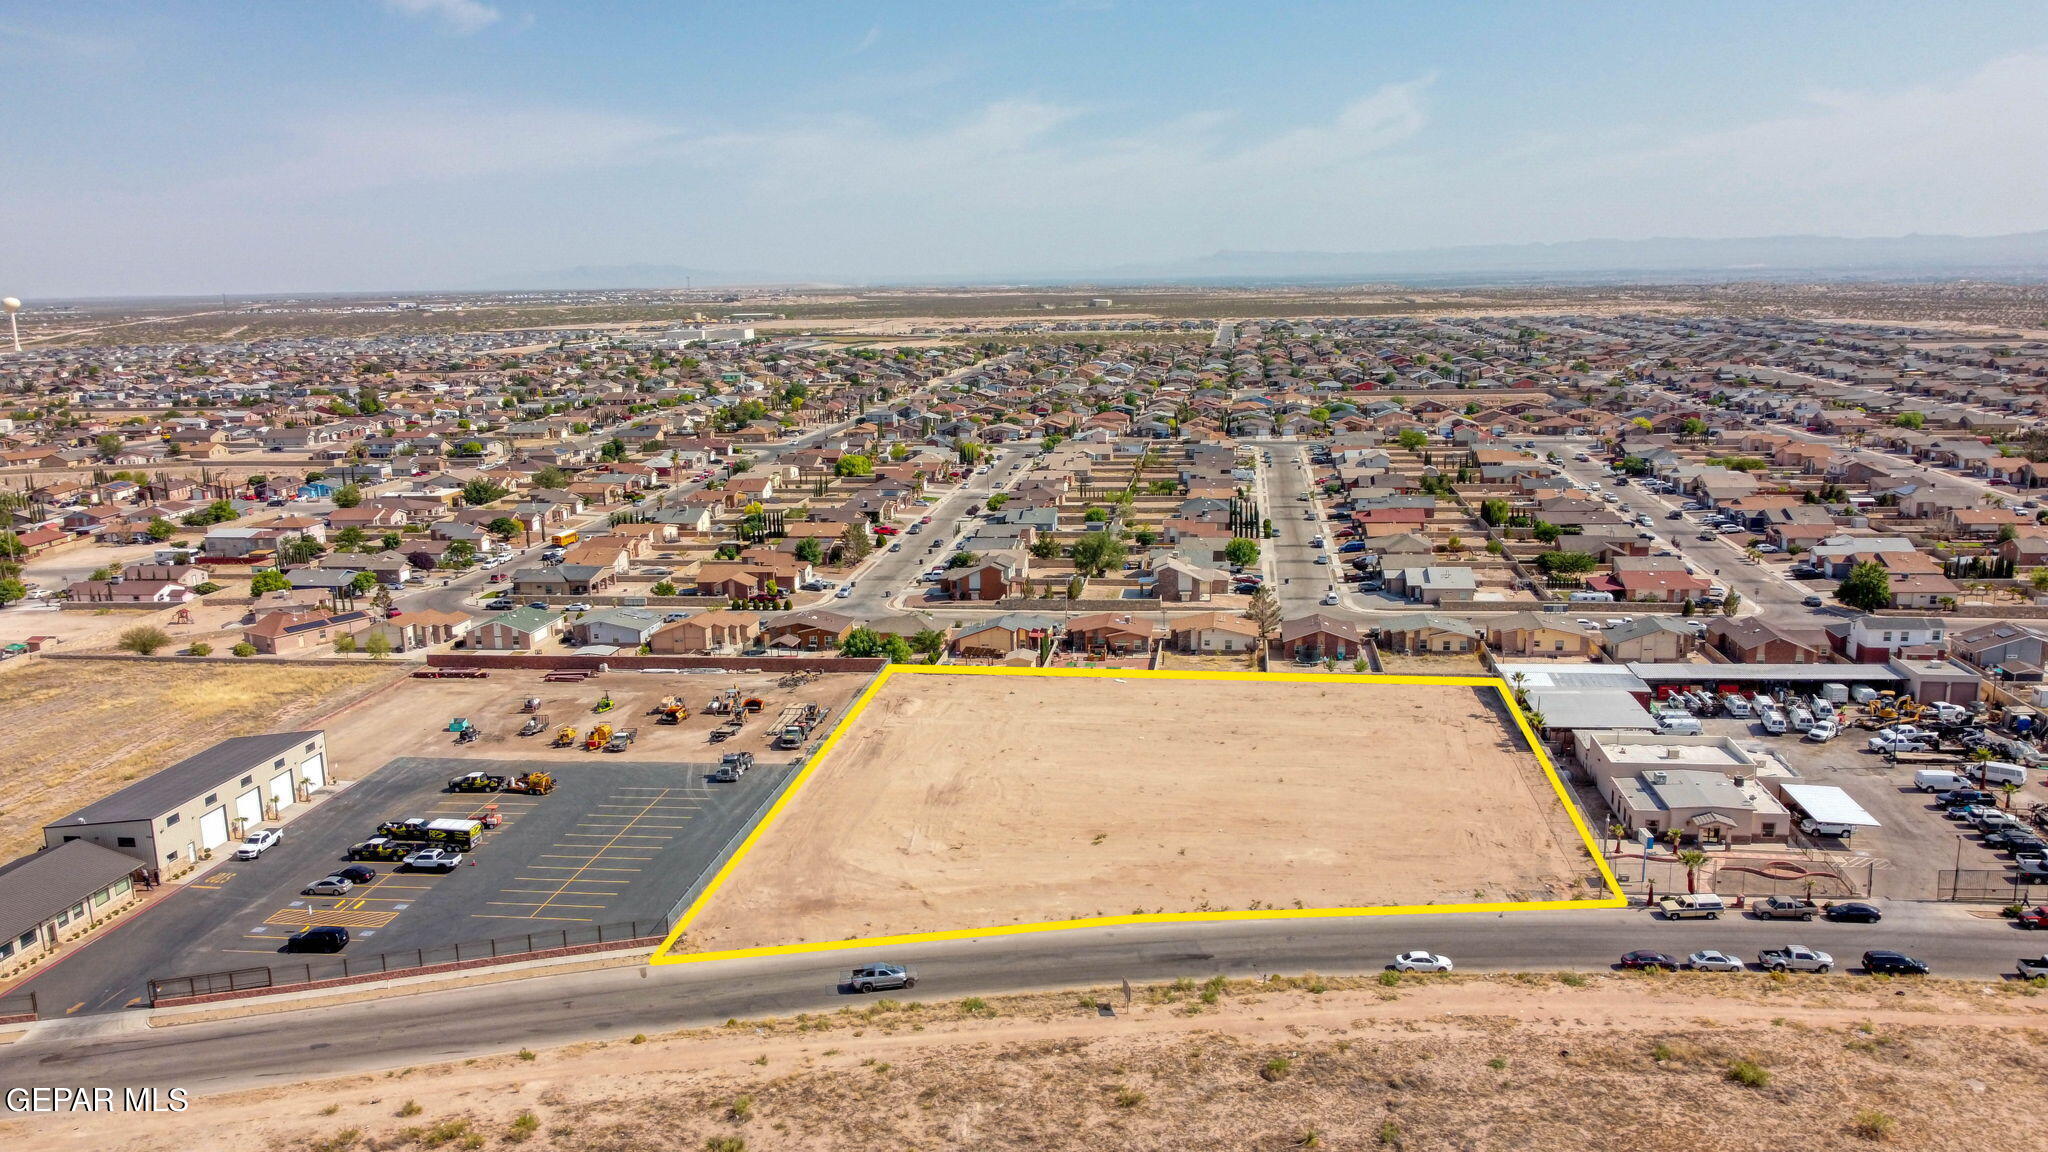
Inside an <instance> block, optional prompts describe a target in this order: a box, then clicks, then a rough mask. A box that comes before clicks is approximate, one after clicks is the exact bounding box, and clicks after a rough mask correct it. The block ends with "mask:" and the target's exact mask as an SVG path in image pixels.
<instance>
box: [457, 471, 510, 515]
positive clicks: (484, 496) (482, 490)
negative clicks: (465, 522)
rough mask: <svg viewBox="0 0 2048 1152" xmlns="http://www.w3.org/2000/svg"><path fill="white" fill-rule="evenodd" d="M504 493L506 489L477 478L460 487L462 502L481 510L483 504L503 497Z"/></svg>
mask: <svg viewBox="0 0 2048 1152" xmlns="http://www.w3.org/2000/svg"><path fill="white" fill-rule="evenodd" d="M505 492H506V488H505V486H504V485H502V484H498V483H495V482H493V481H490V480H486V479H484V478H483V477H481V476H479V477H477V478H476V479H474V480H471V481H470V482H469V483H467V484H464V485H463V486H462V502H463V503H464V504H467V505H469V506H470V507H472V508H481V507H482V506H484V505H485V504H489V503H490V502H491V501H493V500H496V499H499V498H501V497H503V496H504V495H505Z"/></svg>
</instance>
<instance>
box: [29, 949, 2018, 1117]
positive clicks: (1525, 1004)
mask: <svg viewBox="0 0 2048 1152" xmlns="http://www.w3.org/2000/svg"><path fill="white" fill-rule="evenodd" d="M1575 979H1577V980H1578V982H1579V986H1577V987H1567V986H1565V985H1564V984H1560V983H1557V982H1556V981H1555V980H1553V979H1551V978H1549V977H1545V976H1540V975H1536V974H1528V975H1523V976H1517V977H1486V978H1475V977H1463V976H1459V977H1410V978H1408V979H1406V980H1403V981H1400V982H1398V984H1397V985H1396V986H1395V987H1380V986H1378V985H1377V984H1376V983H1374V982H1370V981H1366V980H1335V979H1331V980H1319V979H1314V978H1300V977H1297V978H1293V979H1282V980H1276V981H1272V982H1263V983H1261V982H1252V981H1237V982H1230V983H1225V982H1221V981H1219V982H1217V983H1216V984H1214V985H1213V986H1211V985H1201V986H1197V985H1192V984H1190V985H1187V986H1154V987H1146V988H1138V989H1135V993H1136V995H1135V997H1134V1003H1131V1004H1126V1003H1125V1001H1124V1000H1123V998H1122V994H1121V992H1120V991H1119V990H1115V989H1099V990H1096V992H1095V993H1093V994H1092V995H1091V996H1088V997H1077V996H1075V995H1073V994H1071V993H1063V994H1045V995H1038V996H1015V997H1003V998H989V999H986V1000H981V999H975V1000H963V1001H955V1002H951V1003H932V1004H919V1003H914V1002H913V1003H908V1004H898V1003H895V1002H893V1001H875V1002H871V1003H868V1004H865V1005H863V1006H862V1007H861V1008H859V1009H853V1008H849V1009H846V1010H844V1011H841V1012H837V1013H832V1014H829V1015H819V1016H811V1017H808V1018H799V1019H796V1020H779V1021H775V1020H768V1021H758V1022H757V1021H749V1022H748V1023H747V1026H745V1027H736V1028H735V1027H728V1028H710V1029H703V1030H699V1031H693V1032H683V1033H676V1034H672V1035H667V1036H654V1037H648V1038H645V1042H644V1043H643V1042H639V1041H637V1040H636V1041H634V1042H630V1043H629V1042H627V1041H623V1040H621V1041H611V1042H597V1043H589V1044H582V1045H577V1046H574V1047H570V1048H566V1049H559V1050H554V1051H547V1052H540V1053H532V1054H529V1055H531V1056H532V1057H533V1058H532V1059H531V1060H521V1059H519V1058H518V1057H517V1056H514V1055H511V1054H505V1055H500V1056H490V1057H484V1058H482V1059H477V1060H470V1061H466V1062H464V1063H461V1064H455V1063H450V1064H444V1065H439V1066H429V1067H421V1068H407V1069H404V1070H402V1071H398V1072H395V1073H386V1074H382V1075H376V1076H359V1077H353V1078H350V1079H345V1080H337V1081H330V1082H326V1083H320V1084H301V1085H288V1086H287V1085H280V1086H277V1087H274V1088H265V1089H260V1090H256V1091H250V1092H242V1093H237V1094H234V1095H228V1096H217V1097H208V1098H202V1099H199V1100H196V1101H194V1103H193V1105H192V1107H191V1108H190V1109H189V1110H188V1111H186V1112H184V1113H182V1114H176V1115H173V1114H167V1113H158V1114H151V1113H111V1114H101V1115H86V1114H62V1115H44V1116H32V1117H21V1118H16V1119H13V1120H11V1121H10V1122H8V1123H6V1124H0V1139H8V1140H12V1141H13V1142H14V1146H16V1147H25V1148H80V1149H94V1150H105V1152H128V1150H130V1149H134V1150H138V1152H156V1150H158V1149H161V1148H165V1147H177V1148H195V1149H198V1148H205V1149H211V1148H257V1147H262V1148H276V1149H287V1150H294V1152H299V1150H303V1152H314V1150H327V1152H366V1150H372V1149H398V1148H418V1147H446V1148H469V1147H491V1148H499V1147H505V1146H509V1145H512V1144H515V1143H525V1144H526V1146H527V1147H532V1148H548V1149H564V1150H568V1152H639V1150H643V1149H644V1150H648V1152H653V1150H656V1149H661V1150H669V1149H700V1148H714V1149H716V1148H726V1149H743V1150H745V1152H781V1150H791V1152H794V1150H798V1149H801V1150H805V1152H809V1150H813V1149H826V1150H831V1152H867V1150H870V1149H873V1150H877V1152H879V1150H892V1152H893V1150H896V1149H906V1148H925V1149H938V1148H973V1149H987V1150H990V1152H1007V1150H1025V1149H1030V1150H1034V1152H1044V1150H1047V1149H1091V1150H1092V1149H1103V1148H1116V1149H1161V1150H1165V1149H1173V1150H1175V1152H1179V1150H1181V1149H1191V1148H1202V1149H1208V1148H1229V1149H1253V1150H1260V1149H1272V1150H1274V1152H1279V1150H1281V1149H1291V1148H1338V1149H1344V1148H1364V1149H1374V1148H1384V1149H1403V1150H1406V1152H1434V1150H1438V1149H1445V1150H1452V1149H1455V1150H1458V1152H1495V1150H1509V1149H1513V1150H1530V1149H1542V1150H1548V1149H1587V1150H1591V1152H1634V1150H1637V1149H1645V1148H1664V1147H1673V1146H1682V1147H1686V1148H1699V1149H1714V1150H1720V1149H1738V1148H1741V1149H1748V1148H1770V1147H1783V1148H1801V1149H1815V1148H1826V1149H1840V1148H1860V1147H1866V1146H1869V1147H1891V1148H1900V1149H1915V1150H1918V1149H1943V1150H1947V1149H1954V1150H1957V1152H1962V1150H1969V1152H1975V1150H1977V1149H1980V1148H1982V1147H1984V1146H1985V1141H1984V1128H1983V1122H1984V1118H1985V1116H1986V1115H1987V1114H1988V1113H1990V1112H1994V1111H1996V1110H1997V1109H1999V1108H2000V1107H2001V1106H2002V1104H2010V1103H2011V1102H2014V1101H2018V1100H2022V1099H2027V1098H2031V1096H2030V1095H2029V1094H2032V1095H2038V1094H2039V1091H2040V1087H2041V1053H2042V1041H2041V1032H2040V1030H2039V1029H2040V1025H2041V1022H2042V1020H2043V1016H2042V1001H2041V998H2040V997H2038V996H2035V997H2031V998H2030V997H2028V996H2025V995H2022V994H2021V993H2026V992H2031V991H2033V990H2032V989H2025V988H2015V987H2013V986H1997V985H1992V986H1983V985H1972V984H1965V983H1955V982H1950V981H1924V982H1923V981H1915V982H1913V983H1912V984H1911V985H1910V987H1908V986H1906V985H1898V986H1896V987H1897V990H1898V994H1894V992H1895V989H1894V987H1893V986H1890V985H1886V986H1873V985H1872V982H1870V981H1862V986H1861V987H1860V988H1859V987H1855V986H1853V985H1852V984H1851V981H1852V980H1855V979H1857V978H1853V977H1846V976H1843V977H1832V978H1830V977H1821V978H1819V979H1818V980H1798V981H1793V982H1791V983H1790V984H1788V985H1786V986H1782V987H1780V986H1762V985H1760V984H1759V983H1758V982H1757V981H1755V980H1754V979H1751V978H1743V977H1731V978H1728V979H1726V980H1724V979H1722V978H1720V977H1705V978H1699V977H1691V976H1688V977H1685V978H1679V979H1674V978H1655V977H1647V978H1646V977H1637V976H1625V975H1622V976H1593V977H1583V978H1575ZM512 987H514V988H516V987H517V985H514V986H512ZM535 987H536V988H539V987H541V986H540V985H535ZM1095 997H1102V998H1106V999H1108V1000H1109V1001H1110V1002H1111V1003H1112V1004H1114V1005H1115V1006H1116V1008H1117V1016H1116V1017H1115V1018H1114V1019H1109V1018H1104V1017H1100V1016H1098V1015H1097V1014H1096V1012H1095V1011H1094V1009H1093V1008H1092V1007H1088V1006H1084V1004H1086V1003H1087V1002H1088V1001H1090V1000H1092V999H1093V998H1095ZM1738 1070H1739V1072H1738ZM1738 1075H1739V1076H1740V1079H1738V1078H1737V1076H1738ZM1674 1134H1682V1139H1680V1140H1678V1141H1676V1142H1674V1139H1673V1137H1674ZM1994 1146H1997V1147H2013V1148H2020V1147H2027V1148H2033V1147H2038V1146H2039V1142H2038V1141H2035V1140H2032V1139H2031V1138H2027V1137H2024V1136H2021V1137H2019V1138H2017V1139H2013V1140H2006V1141H2003V1142H1994Z"/></svg>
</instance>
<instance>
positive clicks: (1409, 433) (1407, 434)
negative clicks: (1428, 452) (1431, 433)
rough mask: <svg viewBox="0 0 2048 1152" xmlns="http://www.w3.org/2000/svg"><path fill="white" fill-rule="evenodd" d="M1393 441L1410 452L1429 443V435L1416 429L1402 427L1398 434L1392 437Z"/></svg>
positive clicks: (1417, 450) (1416, 450)
mask: <svg viewBox="0 0 2048 1152" xmlns="http://www.w3.org/2000/svg"><path fill="white" fill-rule="evenodd" d="M1394 443H1396V444H1399V445H1400V446H1401V447H1403V448H1406V449H1407V450H1408V451H1410V452H1420V451H1421V450H1422V449H1423V448H1424V447H1425V446H1427V445H1428V444H1429V437H1428V435H1426V434H1425V433H1423V432H1421V431H1420V430H1418V429H1415V428H1403V429H1401V432H1400V434H1399V435H1397V436H1395V437H1394Z"/></svg>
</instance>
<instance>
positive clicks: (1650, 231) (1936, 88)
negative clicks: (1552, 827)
mask: <svg viewBox="0 0 2048 1152" xmlns="http://www.w3.org/2000/svg"><path fill="white" fill-rule="evenodd" d="M0 78H4V79H0V293H4V294H12V295H18V296H21V297H24V298H38V297H39V298H44V299H50V298H59V297H75V296H128V295H152V294H210V293H223V292H226V293H280V292H313V291H381V290H428V289H435V288H446V289H463V288H475V287H513V286H544V282H545V280H546V279H547V273H549V272H551V271H555V270H561V269H571V268H578V267H589V266H600V267H609V266H621V265H644V264H654V265H665V266H677V267H687V268H692V269H699V270H702V271H703V272H704V273H705V274H706V275H707V278H708V279H712V280H715V279H717V278H718V277H719V276H720V275H724V276H730V277H745V278H761V277H771V278H787V279H791V280H807V281H821V282H840V283H880V282H891V281H893V282H912V281H918V280H940V279H956V280H957V279H980V280H988V281H1000V280H1003V279H1007V278H1018V279H1021V278H1027V277H1058V276H1075V277H1085V276H1087V275H1090V274H1093V273H1102V272H1106V271H1111V270H1117V269H1130V268H1144V267H1163V266H1171V265H1173V264H1176V263H1178V262H1184V261H1187V260H1189V259H1191V258H1197V257H1201V256H1203V255H1205V254H1208V253H1213V252H1217V251H1222V250H1233V251H1313V252H1375V251H1387V250H1405V249H1413V248H1430V247H1446V246H1461V245H1473V244H1495V243H1522V242H1555V241H1568V240H1578V239H1589V238H1618V239H1641V238H1649V237H1667V236H1684V237H1710V238H1711V237H1737V236H1759V235H1782V234H1819V235H1839V236H1889V235H1901V234H1906V233H1957V234H1966V235H1990V234H1999V233H2005V232H2018V231H2031V230H2036V229H2043V228H2048V5H2042V4H2040V3H2038V2H2014V3H2005V2H2000V0H1971V2H1970V3H1967V4H1927V3H1917V2H1916V3H1897V4H1894V3H1885V2H1882V0H1858V2H1853V3H1832V2H1827V0H1802V2H1801V3H1798V4H1785V3H1783V2H1782V0H1777V2H1770V3H1746V2H1740V0H1715V2H1714V3H1712V4H1678V3H1669V4H1644V3H1640V2H1635V3H1603V2H1598V0H1583V2H1572V3H1566V2H1559V3H1551V4H1535V3H1509V2H1501V3H1460V2H1457V0H1432V2H1431V3H1427V4H1419V3H1356V4H1345V3H1325V2H1316V0H1292V2H1290V3H1285V4H1258V3H1252V4H1247V3H1243V2H1242V0H1239V2H1236V3H1228V4H1226V3H1207V2H1188V3H1137V2H1132V0H1036V2H1032V0H1023V2H1017V3H1006V2H1001V0H981V2H977V3H971V4H962V3H959V2H958V0H953V2H950V3H931V4H924V3H907V2H895V3H888V2H885V3H869V4H862V3H858V2H855V0H833V2H831V3H800V2H795V0H790V2H776V0H756V2H754V3H747V4H735V3H732V2H731V0H721V2H720V3H715V4H711V3H694V2H691V0H668V2H664V3H641V4H636V3H607V2H604V0H578V2H573V3H568V2H565V3H556V2H552V0H320V2H318V3H281V4H280V3H263V2H259V0H239V2H236V0H217V2H213V3H200V2H196V0H132V2H122V0H96V2H95V3H90V4H81V3H77V2H76V0H54V2H44V0H0ZM701 282H703V281H700V283H701Z"/></svg>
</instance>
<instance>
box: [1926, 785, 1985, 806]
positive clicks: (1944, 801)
mask: <svg viewBox="0 0 2048 1152" xmlns="http://www.w3.org/2000/svg"><path fill="white" fill-rule="evenodd" d="M1934 802H1935V803H1936V804H1939V805H1941V806H1942V807H1943V808H1967V807H1969V806H1970V805H1972V804H1996V803H1998V797H1996V796H1993V795H1992V794H1991V793H1989V792H1983V791H1980V790H1978V789H1975V788H1958V789H1956V790H1955V791H1953V792H1943V793H1942V794H1941V795H1939V796H1936V797H1935V798H1934Z"/></svg>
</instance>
